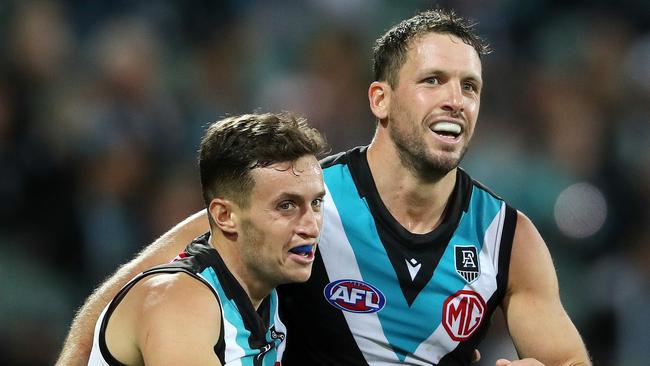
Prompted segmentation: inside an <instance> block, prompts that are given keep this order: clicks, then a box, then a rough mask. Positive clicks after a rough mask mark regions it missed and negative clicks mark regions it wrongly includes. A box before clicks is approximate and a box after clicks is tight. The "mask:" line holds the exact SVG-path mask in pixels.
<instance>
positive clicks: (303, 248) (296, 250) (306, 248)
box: [290, 244, 312, 254]
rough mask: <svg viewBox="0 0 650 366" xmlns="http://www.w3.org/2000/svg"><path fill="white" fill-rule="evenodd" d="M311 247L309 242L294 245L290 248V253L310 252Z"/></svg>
mask: <svg viewBox="0 0 650 366" xmlns="http://www.w3.org/2000/svg"><path fill="white" fill-rule="evenodd" d="M311 249H312V245H311V244H306V245H301V246H299V247H295V248H293V249H291V250H290V252H291V253H296V254H300V253H310V252H311Z"/></svg>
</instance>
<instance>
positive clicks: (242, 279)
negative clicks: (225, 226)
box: [210, 230, 274, 309]
mask: <svg viewBox="0 0 650 366" xmlns="http://www.w3.org/2000/svg"><path fill="white" fill-rule="evenodd" d="M210 245H212V247H213V248H215V249H216V250H217V251H218V252H219V255H220V256H221V259H223V262H224V263H225V264H226V267H227V268H228V270H229V271H230V273H232V275H233V276H234V277H235V279H236V280H237V282H238V283H239V285H241V287H242V288H243V289H244V291H245V292H246V294H247V295H248V298H249V299H250V300H251V303H252V304H253V308H255V309H257V308H258V307H259V306H260V304H261V303H262V300H264V298H265V297H267V296H268V295H269V294H270V293H271V290H273V287H274V286H271V285H268V284H266V283H265V282H264V281H260V280H259V278H258V276H256V275H255V273H254V272H253V271H251V269H249V268H248V266H247V265H246V264H245V263H244V262H243V261H242V257H241V255H240V253H239V249H238V248H239V243H237V242H236V241H233V240H231V239H229V238H227V237H225V236H224V235H223V234H221V233H216V231H215V230H211V235H210Z"/></svg>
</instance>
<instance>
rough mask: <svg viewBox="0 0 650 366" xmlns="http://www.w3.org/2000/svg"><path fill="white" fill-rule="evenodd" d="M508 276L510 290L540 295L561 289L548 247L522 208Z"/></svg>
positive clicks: (518, 218) (518, 217)
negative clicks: (532, 292)
mask: <svg viewBox="0 0 650 366" xmlns="http://www.w3.org/2000/svg"><path fill="white" fill-rule="evenodd" d="M508 277H509V280H508V291H509V292H511V291H535V292H537V295H541V293H545V292H548V294H549V295H554V294H557V291H558V288H557V278H556V276H555V267H554V266H553V261H552V259H551V254H550V253H549V250H548V247H547V246H546V243H545V242H544V239H543V238H542V236H541V235H540V233H539V231H538V230H537V228H536V227H535V225H534V224H533V222H532V221H531V220H530V219H529V218H528V217H527V216H526V215H524V214H523V213H522V212H519V211H518V212H517V226H516V229H515V235H514V238H513V242H512V254H511V258H510V274H509V276H508ZM539 292H541V293H539Z"/></svg>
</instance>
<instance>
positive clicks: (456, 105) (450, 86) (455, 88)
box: [442, 82, 464, 114]
mask: <svg viewBox="0 0 650 366" xmlns="http://www.w3.org/2000/svg"><path fill="white" fill-rule="evenodd" d="M445 88H446V91H447V95H446V97H445V101H444V104H443V106H442V108H443V109H444V110H445V111H448V112H452V113H454V114H457V113H461V112H463V110H464V99H463V91H462V88H461V85H460V84H459V83H453V82H448V83H447V84H446V85H445Z"/></svg>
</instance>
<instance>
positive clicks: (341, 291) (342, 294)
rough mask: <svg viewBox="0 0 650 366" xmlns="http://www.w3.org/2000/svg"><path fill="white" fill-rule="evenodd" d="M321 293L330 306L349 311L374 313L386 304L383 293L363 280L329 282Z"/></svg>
mask: <svg viewBox="0 0 650 366" xmlns="http://www.w3.org/2000/svg"><path fill="white" fill-rule="evenodd" d="M323 293H324V295H325V298H326V299H327V301H328V302H329V303H330V304H331V305H332V306H334V307H335V308H338V309H341V310H344V311H349V312H351V313H376V312H378V311H379V310H381V309H383V308H384V305H385V304H386V297H384V294H382V293H381V291H379V289H378V288H376V287H375V286H373V285H371V284H369V283H367V282H364V281H358V280H347V279H346V280H338V281H334V282H330V283H329V284H327V286H325V289H324V291H323Z"/></svg>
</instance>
